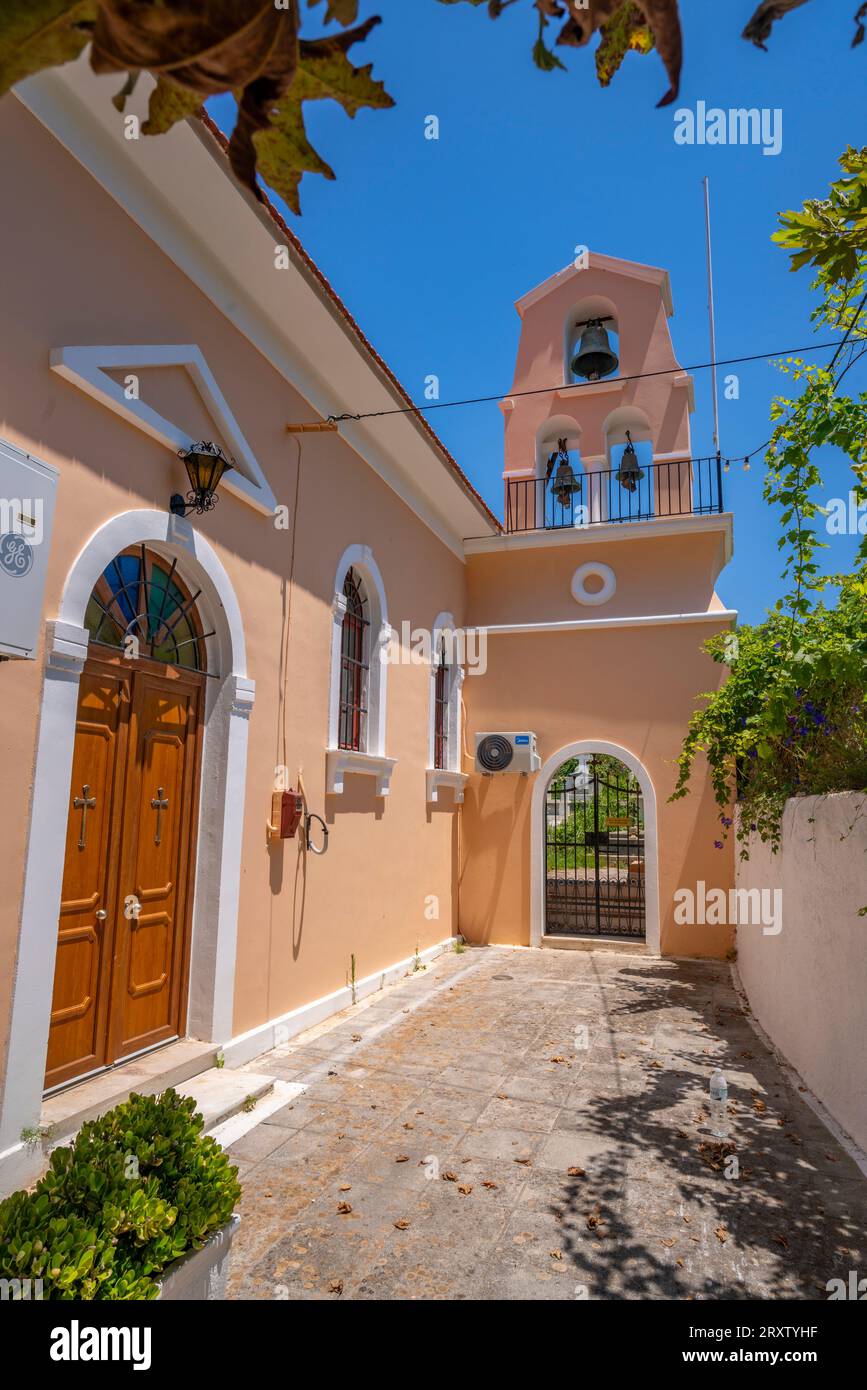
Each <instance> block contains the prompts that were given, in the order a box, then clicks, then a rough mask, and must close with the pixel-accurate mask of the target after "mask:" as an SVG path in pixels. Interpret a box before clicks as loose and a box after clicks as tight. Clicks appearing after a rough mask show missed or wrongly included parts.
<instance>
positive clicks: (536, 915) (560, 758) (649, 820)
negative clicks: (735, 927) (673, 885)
mask: <svg viewBox="0 0 867 1390" xmlns="http://www.w3.org/2000/svg"><path fill="white" fill-rule="evenodd" d="M594 753H600V754H607V755H608V756H609V757H612V758H616V759H617V760H618V761H619V762H621V763H623V764H624V766H625V767H626V768H628V770H629V771H630V772H631V773H632V774H633V776H634V777H635V779H636V781H637V782H638V785H639V787H640V789H641V795H642V798H643V803H644V847H643V850H644V852H643V858H644V861H645V864H644V898H645V904H644V908H645V944H646V949H647V951H648V953H650V954H654V955H658V954H659V934H660V933H659V864H658V841H657V811H656V793H655V790H654V786H653V783H652V781H651V780H650V776H649V774H648V772H647V769H646V768H645V767H644V765H643V764H642V763H641V762H640V761H639V759H638V758H636V756H635V755H634V754H633V753H631V752H630V751H629V750H628V749H626V748H622V747H621V746H620V745H619V744H616V743H607V742H604V741H602V740H599V739H584V740H581V741H579V742H576V743H569V744H566V745H564V747H562V748H559V749H558V750H557V752H556V753H553V754H552V755H551V757H550V758H548V759H547V760H546V761H545V763H544V764H543V765H542V767H541V768H540V770H539V772H538V775H537V777H536V783H535V786H534V788H533V801H532V809H531V815H530V831H531V835H532V844H531V851H530V871H531V872H530V880H531V885H530V891H531V904H530V944H531V945H532V946H540V945H541V944H542V938H543V935H544V933H545V911H546V904H545V896H546V878H547V855H546V807H547V800H548V787H549V784H550V782H551V779H552V778H553V777H554V775H555V773H556V772H557V771H558V769H559V768H560V767H562V765H563V763H565V762H567V761H568V760H569V759H571V758H580V757H582V756H585V755H588V754H594ZM624 939H628V937H626V936H624Z"/></svg>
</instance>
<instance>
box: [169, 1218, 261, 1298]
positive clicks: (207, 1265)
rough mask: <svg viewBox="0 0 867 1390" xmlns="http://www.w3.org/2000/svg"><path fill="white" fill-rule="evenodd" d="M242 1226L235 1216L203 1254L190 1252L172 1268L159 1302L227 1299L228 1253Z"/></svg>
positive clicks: (221, 1228) (206, 1243)
mask: <svg viewBox="0 0 867 1390" xmlns="http://www.w3.org/2000/svg"><path fill="white" fill-rule="evenodd" d="M240 1222H241V1218H240V1216H237V1215H236V1216H232V1217H231V1219H230V1220H229V1221H227V1222H226V1224H225V1226H221V1227H220V1229H219V1230H218V1231H215V1232H214V1234H213V1235H212V1236H210V1237H209V1239H208V1240H207V1241H206V1242H205V1244H204V1245H203V1246H202V1248H201V1250H191V1251H190V1253H189V1254H188V1255H182V1256H181V1258H180V1259H179V1260H175V1263H174V1264H172V1265H169V1267H168V1269H167V1270H166V1271H165V1273H164V1274H163V1276H162V1278H161V1279H160V1281H159V1285H160V1291H159V1293H158V1294H157V1298H171V1299H183V1300H184V1301H185V1302H188V1303H190V1302H196V1303H201V1302H203V1301H204V1300H205V1299H212V1298H214V1299H216V1298H225V1297H226V1280H227V1278H228V1276H229V1252H230V1250H231V1248H232V1237H233V1236H234V1234H235V1231H236V1230H237V1229H238V1226H239V1225H240Z"/></svg>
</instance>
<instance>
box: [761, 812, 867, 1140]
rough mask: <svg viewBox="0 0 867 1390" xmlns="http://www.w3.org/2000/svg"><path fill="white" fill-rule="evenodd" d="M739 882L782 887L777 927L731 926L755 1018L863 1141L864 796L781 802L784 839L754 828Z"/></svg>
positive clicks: (866, 985) (866, 1067) (866, 1083)
mask: <svg viewBox="0 0 867 1390" xmlns="http://www.w3.org/2000/svg"><path fill="white" fill-rule="evenodd" d="M737 884H738V887H739V888H759V889H763V888H770V889H775V888H780V889H782V895H783V896H782V930H781V931H780V933H779V934H778V935H776V936H774V935H770V934H765V933H764V932H763V931H762V928H761V927H752V926H739V927H738V929H737V948H738V971H739V973H740V976H741V980H742V982H743V985H744V988H745V990H746V992H747V995H748V997H749V1001H750V1006H751V1008H752V1010H753V1013H754V1014H755V1017H756V1020H757V1022H758V1023H759V1024H760V1025H761V1027H762V1028H763V1029H764V1030H765V1032H766V1033H767V1034H768V1036H769V1037H770V1039H771V1041H772V1042H773V1043H774V1044H775V1046H776V1047H777V1048H778V1049H779V1051H780V1052H781V1053H782V1054H783V1056H784V1057H785V1058H786V1060H787V1061H789V1062H790V1063H791V1065H792V1066H793V1067H794V1068H795V1070H796V1071H798V1072H799V1073H800V1075H801V1076H802V1077H803V1079H804V1081H805V1083H806V1084H807V1086H809V1088H810V1090H811V1091H813V1093H814V1094H815V1095H816V1097H817V1098H818V1099H819V1100H820V1101H821V1102H822V1103H823V1105H825V1106H826V1108H827V1109H828V1111H829V1112H830V1114H831V1115H832V1116H833V1118H834V1119H835V1120H836V1121H837V1123H838V1124H839V1125H840V1127H841V1128H842V1129H844V1130H845V1131H846V1132H847V1133H848V1134H849V1135H850V1136H851V1137H852V1138H853V1139H854V1140H855V1141H856V1143H858V1144H859V1145H860V1146H861V1147H862V1148H864V1149H867V1058H865V1051H864V1041H865V1037H867V917H859V916H858V909H859V908H861V907H864V906H867V796H865V795H864V794H863V793H861V794H859V793H857V792H839V793H836V794H835V795H833V796H828V797H818V796H810V797H795V798H793V799H792V800H790V801H789V802H787V804H786V810H785V814H784V817H783V833H782V844H781V847H780V850H779V853H778V854H776V855H773V854H771V852H770V849H769V847H768V846H767V845H763V844H761V842H760V841H758V840H757V838H756V837H755V836H754V837H753V838H752V842H751V845H750V858H749V860H748V861H746V862H745V863H741V864H739V865H738V868H737Z"/></svg>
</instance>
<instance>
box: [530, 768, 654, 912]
mask: <svg viewBox="0 0 867 1390" xmlns="http://www.w3.org/2000/svg"><path fill="white" fill-rule="evenodd" d="M545 865H546V869H545V934H546V935H547V936H628V937H631V938H639V939H643V937H644V922H645V894H644V867H645V866H644V799H643V797H642V795H641V787H640V785H639V783H638V781H637V779H636V778H635V777H634V776H633V774H632V773H631V772H630V771H629V769H628V768H627V767H625V766H624V764H623V763H621V762H619V761H618V760H617V759H616V758H612V757H611V756H609V755H608V754H607V753H593V754H589V755H586V756H584V757H579V758H570V759H569V760H568V762H565V763H563V765H562V766H561V767H560V768H558V770H557V771H556V772H555V774H554V776H553V777H552V778H551V781H550V782H549V784H548V789H547V792H546V797H545Z"/></svg>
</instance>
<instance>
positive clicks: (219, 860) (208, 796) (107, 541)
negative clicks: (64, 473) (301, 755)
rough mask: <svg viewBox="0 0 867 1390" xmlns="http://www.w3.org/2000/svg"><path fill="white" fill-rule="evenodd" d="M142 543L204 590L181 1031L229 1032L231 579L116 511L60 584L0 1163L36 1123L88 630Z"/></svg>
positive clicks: (238, 739) (195, 541)
mask: <svg viewBox="0 0 867 1390" xmlns="http://www.w3.org/2000/svg"><path fill="white" fill-rule="evenodd" d="M142 543H143V544H145V545H147V546H148V547H149V548H151V549H153V550H154V551H156V552H158V553H161V554H163V555H166V556H168V557H170V558H174V557H176V558H177V560H178V573H179V574H180V575H181V577H182V578H183V579H184V580H185V582H186V583H188V584H192V585H193V586H194V588H197V589H198V588H200V589H201V591H202V592H201V595H200V597H199V599H198V600H197V606H198V607H199V609H200V612H201V617H202V620H203V622H205V624H206V628H207V629H211V628H213V629H214V636H213V637H211V638H209V639H208V642H207V647H208V669H209V671H215V672H218V673H219V679H216V680H208V681H206V699H205V731H204V741H203V749H202V781H201V795H200V803H199V804H200V811H199V830H198V843H197V854H196V882H195V892H194V906H193V933H192V952H191V963H190V987H189V1004H188V1016H187V1031H188V1032H189V1033H190V1034H192V1035H193V1036H194V1037H197V1038H201V1039H203V1040H206V1041H209V1042H211V1041H213V1042H222V1041H225V1040H226V1039H228V1038H229V1037H231V1034H232V1011H233V1002H234V981H235V954H236V938H237V928H238V888H239V882H240V864H241V836H242V828H243V817H244V790H245V783H246V768H247V735H248V728H249V723H248V721H249V716H250V711H251V709H252V705H253V700H254V697H255V685H254V682H253V681H251V680H249V679H248V678H247V668H246V661H247V657H246V648H245V643H244V630H243V624H242V621H241V611H240V608H239V606H238V601H237V598H236V596H235V592H234V589H233V587H232V584H231V581H230V579H229V576H228V574H227V573H226V571H225V569H224V568H223V565H222V563H221V561H220V559H219V557H218V556H217V554H216V552H215V550H214V549H213V547H212V546H211V545H210V544H209V542H208V541H207V540H206V539H205V538H204V536H202V535H200V534H199V533H198V532H197V531H195V530H194V529H193V527H192V526H191V525H190V524H189V522H187V521H185V520H184V519H183V518H179V517H174V516H172V515H171V514H170V513H168V512H158V511H152V510H146V509H142V510H136V511H128V512H122V513H121V514H120V515H118V516H115V517H112V518H111V520H109V521H107V522H105V524H104V525H103V526H101V527H100V528H99V529H98V530H97V531H96V532H94V534H93V535H92V536H91V537H90V539H89V540H88V542H87V544H86V545H85V546H84V548H83V549H82V551H81V552H80V554H79V555H78V558H77V559H76V560H75V563H74V564H73V566H72V568H71V569H70V571H69V575H68V576H67V580H66V584H65V586H64V590H63V596H62V599H61V603H60V611H59V614H58V617H57V618H56V619H54V620H53V621H50V622H48V624H47V631H46V639H45V676H44V681H43V687H42V705H41V710H40V719H39V733H38V737H37V749H36V765H35V773H34V782H33V798H32V802H31V811H30V829H29V836H28V848H27V857H26V865H25V876H24V893H23V900H22V910H21V928H20V937H19V948H18V962H17V969H16V972H15V980H14V984H13V996H12V1012H11V1024H10V1036H9V1051H8V1055H7V1060H6V1073H5V1077H4V1089H3V1097H2V1127H0V1157H2V1156H3V1155H4V1154H5V1153H6V1152H7V1151H8V1150H10V1149H15V1148H18V1147H20V1144H21V1132H22V1130H24V1129H29V1128H31V1127H32V1126H34V1125H38V1124H39V1116H40V1111H41V1105H42V1088H43V1082H44V1076H45V1063H46V1056H47V1051H48V1030H49V1024H50V1016H51V998H52V993H53V986H54V962H55V954H56V949H57V917H58V912H59V908H60V895H61V889H62V884H63V868H64V855H65V846H66V822H67V815H68V793H69V779H70V777H71V775H72V757H73V747H74V743H75V723H76V713H77V707H78V687H79V681H80V678H81V673H82V671H83V669H84V664H85V661H86V660H87V654H88V645H89V641H90V636H89V633H88V631H87V628H86V627H85V626H84V619H85V613H86V610H87V604H88V601H89V599H90V595H91V592H92V590H93V587H94V585H95V584H96V582H97V580H98V579H99V576H100V575H101V574H102V572H103V570H104V569H105V568H106V566H107V565H108V564H109V563H110V561H111V560H112V559H113V558H114V556H115V555H118V554H119V553H120V552H121V551H122V550H125V549H126V548H127V547H128V546H131V545H138V544H142Z"/></svg>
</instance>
